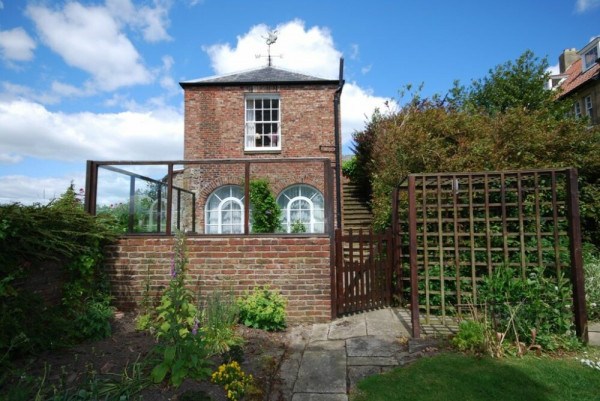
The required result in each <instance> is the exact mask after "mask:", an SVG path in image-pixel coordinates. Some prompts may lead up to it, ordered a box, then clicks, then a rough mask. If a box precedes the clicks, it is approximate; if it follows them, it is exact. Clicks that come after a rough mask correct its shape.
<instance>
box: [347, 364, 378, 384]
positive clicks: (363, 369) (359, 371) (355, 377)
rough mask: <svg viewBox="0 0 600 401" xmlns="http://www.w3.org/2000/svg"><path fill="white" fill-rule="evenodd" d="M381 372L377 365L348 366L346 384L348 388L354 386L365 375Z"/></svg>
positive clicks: (365, 376) (364, 377)
mask: <svg viewBox="0 0 600 401" xmlns="http://www.w3.org/2000/svg"><path fill="white" fill-rule="evenodd" d="M380 373H381V367H379V366H349V367H348V384H349V385H350V388H352V387H355V386H356V383H358V382H359V381H361V380H362V379H366V378H367V377H370V376H374V375H378V374H380Z"/></svg>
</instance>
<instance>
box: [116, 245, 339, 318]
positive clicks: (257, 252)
mask: <svg viewBox="0 0 600 401" xmlns="http://www.w3.org/2000/svg"><path fill="white" fill-rule="evenodd" d="M173 244H174V239H173V238H172V237H154V238H149V237H126V238H121V239H120V240H119V241H118V242H117V243H116V244H115V245H111V246H109V247H107V249H106V251H107V261H106V263H105V266H106V271H107V273H108V276H109V279H110V281H111V288H112V293H113V295H114V296H115V303H116V305H117V307H119V308H120V309H122V310H131V309H135V308H136V307H138V306H139V304H140V302H141V301H142V299H143V297H144V293H145V288H146V282H149V284H150V292H149V294H148V296H150V297H151V299H153V300H154V301H157V300H158V297H159V296H160V294H161V293H162V290H163V289H164V288H165V287H166V286H168V283H169V278H170V275H169V272H170V266H171V258H172V254H173ZM187 250H188V254H187V256H188V259H189V264H188V268H189V273H188V283H189V285H190V288H192V289H193V290H194V292H195V293H197V294H199V296H200V297H202V296H204V295H206V294H209V293H210V292H211V291H212V290H213V289H215V288H219V289H223V290H228V289H230V288H231V289H233V291H234V293H235V294H236V296H239V295H243V293H244V291H246V290H250V291H251V290H252V289H253V288H254V287H255V286H262V285H266V284H268V285H270V286H271V287H272V288H277V289H279V290H280V291H281V294H282V295H283V296H284V297H285V298H287V299H288V301H289V303H288V307H287V319H288V321H289V322H322V321H327V320H329V319H330V318H331V284H330V251H331V248H330V238H329V237H328V236H320V237H313V238H298V237H295V238H294V237H288V238H285V237H256V236H254V237H250V236H242V237H237V238H236V237H221V236H190V237H189V238H188V239H187Z"/></svg>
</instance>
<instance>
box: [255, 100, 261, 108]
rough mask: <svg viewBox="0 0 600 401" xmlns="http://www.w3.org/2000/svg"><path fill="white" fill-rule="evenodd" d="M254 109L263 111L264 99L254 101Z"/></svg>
mask: <svg viewBox="0 0 600 401" xmlns="http://www.w3.org/2000/svg"><path fill="white" fill-rule="evenodd" d="M254 107H255V108H257V109H262V99H255V100H254Z"/></svg>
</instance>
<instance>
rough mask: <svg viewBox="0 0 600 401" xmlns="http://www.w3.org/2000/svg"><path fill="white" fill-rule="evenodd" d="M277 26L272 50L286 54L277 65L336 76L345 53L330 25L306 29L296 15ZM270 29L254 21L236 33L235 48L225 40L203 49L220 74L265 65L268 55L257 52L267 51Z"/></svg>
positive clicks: (321, 75) (275, 52)
mask: <svg viewBox="0 0 600 401" xmlns="http://www.w3.org/2000/svg"><path fill="white" fill-rule="evenodd" d="M275 30H277V42H275V44H273V45H272V46H271V54H272V55H279V54H281V55H282V56H283V57H282V58H274V59H273V65H274V66H275V67H280V68H285V69H289V70H294V71H299V72H302V73H304V74H308V75H315V76H317V77H324V78H337V76H338V73H339V59H340V57H341V56H342V53H341V52H339V51H338V50H336V49H335V47H334V44H333V38H332V36H331V33H330V32H329V30H328V29H327V28H320V27H317V26H315V27H312V28H310V29H305V27H304V22H303V21H300V20H297V19H296V20H293V21H290V22H286V23H283V24H279V25H277V27H275ZM268 32H269V28H268V27H267V26H266V25H264V24H260V25H255V26H253V27H252V28H251V29H250V31H248V33H246V34H244V35H241V36H238V37H237V44H236V46H235V48H232V47H231V45H230V44H229V43H225V44H216V45H212V46H203V48H202V49H203V50H204V51H205V52H206V53H207V54H208V55H209V57H210V59H211V64H212V67H213V69H214V70H215V72H216V73H217V74H227V73H230V72H236V71H240V70H244V69H250V68H257V67H262V66H265V65H266V61H265V58H256V55H257V54H261V55H263V56H266V55H267V45H266V44H265V39H264V38H265V37H266V36H267V33H268Z"/></svg>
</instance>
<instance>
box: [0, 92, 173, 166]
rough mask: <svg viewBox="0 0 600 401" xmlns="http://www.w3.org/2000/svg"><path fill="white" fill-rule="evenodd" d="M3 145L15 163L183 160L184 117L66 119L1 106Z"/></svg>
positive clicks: (28, 107)
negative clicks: (18, 160) (30, 159)
mask: <svg viewBox="0 0 600 401" xmlns="http://www.w3.org/2000/svg"><path fill="white" fill-rule="evenodd" d="M0 143H2V151H3V152H5V153H8V154H10V155H13V157H25V156H27V157H33V158H39V159H51V160H59V161H78V162H79V161H83V160H86V159H92V160H173V159H181V158H182V153H183V116H182V115H181V114H180V113H177V112H174V111H169V110H161V111H159V112H157V111H145V112H143V111H139V112H131V111H129V112H122V113H105V114H94V113H88V112H85V113H72V114H67V113H61V112H51V111H49V110H47V109H46V108H45V107H44V106H42V105H40V104H37V103H34V102H30V101H26V100H12V101H0Z"/></svg>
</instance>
